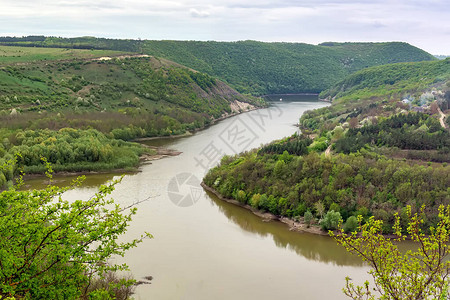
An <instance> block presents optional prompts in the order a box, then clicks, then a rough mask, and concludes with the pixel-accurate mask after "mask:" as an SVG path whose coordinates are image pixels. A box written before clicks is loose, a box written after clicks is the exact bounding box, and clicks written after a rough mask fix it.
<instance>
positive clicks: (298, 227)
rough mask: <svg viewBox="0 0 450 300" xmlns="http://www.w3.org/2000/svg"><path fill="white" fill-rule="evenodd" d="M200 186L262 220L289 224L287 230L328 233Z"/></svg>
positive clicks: (202, 184)
mask: <svg viewBox="0 0 450 300" xmlns="http://www.w3.org/2000/svg"><path fill="white" fill-rule="evenodd" d="M201 186H202V187H203V188H204V189H205V190H206V191H208V192H210V193H212V194H214V195H215V196H216V197H217V198H219V199H220V200H223V201H226V202H228V203H232V204H234V205H237V206H240V207H243V208H245V209H248V210H250V211H251V212H252V213H253V214H255V215H257V216H258V217H260V218H262V219H263V221H264V222H270V221H279V222H282V223H284V224H286V225H287V226H289V230H291V231H298V232H308V233H313V234H317V235H326V236H328V233H327V232H325V231H322V230H321V229H320V227H319V226H315V225H312V226H310V227H308V226H307V225H306V224H305V223H304V222H302V221H294V220H292V219H290V218H287V217H278V216H276V215H274V214H271V213H269V212H263V211H260V210H258V209H255V208H253V207H251V206H250V205H248V204H243V203H241V202H239V201H237V200H235V199H230V198H225V197H223V196H222V195H220V194H219V193H218V192H217V191H216V190H214V189H213V188H211V187H209V186H207V185H206V184H205V183H204V182H202V183H201Z"/></svg>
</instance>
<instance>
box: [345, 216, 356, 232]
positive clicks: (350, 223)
mask: <svg viewBox="0 0 450 300" xmlns="http://www.w3.org/2000/svg"><path fill="white" fill-rule="evenodd" d="M357 228H358V219H357V218H356V217H355V216H351V217H349V218H348V219H347V221H345V224H344V231H345V232H353V231H355V230H356V229H357Z"/></svg>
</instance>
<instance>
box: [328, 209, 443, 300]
mask: <svg viewBox="0 0 450 300" xmlns="http://www.w3.org/2000/svg"><path fill="white" fill-rule="evenodd" d="M406 210H407V216H408V225H407V234H403V233H402V228H401V226H400V224H401V219H400V217H399V216H398V215H397V216H396V220H395V224H394V234H395V236H396V238H395V239H394V240H392V239H389V238H387V237H385V236H383V235H382V234H381V232H382V225H383V221H381V220H375V219H374V218H373V217H371V218H370V219H369V220H368V222H367V223H366V224H364V225H361V221H362V216H358V221H359V223H360V225H359V226H358V230H357V231H354V232H352V233H350V234H347V233H345V231H344V229H343V228H342V227H340V231H339V232H338V233H337V234H334V233H333V232H330V235H331V236H333V237H334V238H335V240H336V241H337V242H338V244H340V245H342V246H344V247H345V248H346V249H347V251H349V252H350V253H353V254H357V255H358V256H360V257H361V258H362V259H363V260H364V261H365V262H367V263H368V264H369V265H370V266H371V267H372V270H370V271H369V274H370V275H372V277H373V280H374V282H375V287H374V288H373V289H372V288H370V287H369V282H368V281H366V282H365V283H364V286H355V285H354V284H353V283H351V282H350V281H351V279H350V278H348V277H347V278H346V281H347V285H346V287H345V288H344V292H345V294H346V295H347V296H349V297H350V298H352V299H375V297H379V298H378V299H385V300H388V299H397V300H400V299H439V300H446V299H448V298H449V296H450V293H449V292H450V289H449V288H450V286H449V285H450V281H449V275H450V261H449V260H448V257H449V255H450V249H449V246H450V205H447V206H443V205H441V206H440V207H439V215H438V217H439V222H438V223H437V225H436V226H435V227H432V228H430V230H429V231H430V232H431V233H430V235H425V234H424V232H423V228H422V227H423V224H424V221H423V217H422V216H423V208H422V211H421V212H420V214H417V213H416V214H412V213H411V207H410V206H408V207H407V209H406ZM341 224H342V223H341ZM407 237H410V238H411V239H412V240H413V241H414V242H416V246H417V249H416V250H415V251H413V250H408V251H406V253H404V252H402V251H400V250H399V249H398V247H397V245H396V244H397V243H399V242H401V241H404V240H405V239H406V238H407Z"/></svg>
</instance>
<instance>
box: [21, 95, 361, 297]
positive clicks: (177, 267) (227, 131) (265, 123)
mask: <svg viewBox="0 0 450 300" xmlns="http://www.w3.org/2000/svg"><path fill="white" fill-rule="evenodd" d="M281 98H283V101H279V98H278V96H277V97H275V99H277V101H274V102H273V105H272V107H271V108H268V109H262V110H257V111H252V112H248V113H244V114H241V115H238V116H235V117H232V118H229V119H226V120H223V121H221V122H219V123H217V124H215V125H214V126H211V127H209V128H207V129H205V130H202V131H199V132H197V133H195V134H194V135H192V136H189V137H182V138H172V139H159V140H154V141H149V143H150V144H152V145H160V146H161V145H164V146H166V147H168V148H170V149H174V150H177V151H181V152H182V154H180V155H179V156H174V157H169V158H165V159H162V160H158V161H153V162H152V163H151V164H144V165H142V166H141V167H140V168H139V172H137V173H132V174H127V175H125V177H124V178H123V180H122V182H121V183H120V184H119V185H117V186H116V190H115V191H114V193H113V198H114V199H115V200H116V202H118V203H120V204H123V205H129V204H130V203H133V202H135V201H138V200H144V199H147V198H148V197H150V199H149V200H148V201H145V202H143V203H141V204H139V205H138V213H137V215H136V216H135V217H134V219H133V222H132V224H131V226H130V228H129V230H128V232H127V235H126V236H125V237H124V239H125V240H127V239H131V238H134V237H138V236H139V235H140V234H141V233H143V232H144V231H146V232H150V233H151V234H152V235H153V236H154V238H153V239H148V240H145V241H144V242H143V243H141V244H139V245H138V247H137V248H134V249H132V250H130V251H129V252H127V254H126V255H125V257H123V258H117V259H116V261H115V262H118V263H123V262H126V263H127V264H128V265H129V267H130V270H131V273H132V276H134V277H135V278H136V279H138V280H140V279H141V278H143V277H145V276H149V275H150V276H153V280H152V282H151V284H147V285H140V286H138V287H137V289H136V295H135V299H157V300H163V299H171V300H172V299H196V300H197V299H198V300H200V299H205V300H206V299H208V300H209V299H216V300H217V299H275V298H278V299H309V300H313V299H347V298H346V297H345V296H344V295H343V293H342V291H341V290H342V287H343V286H344V284H345V277H346V276H350V277H352V278H353V279H355V281H356V283H360V284H361V283H362V282H363V281H364V280H365V279H366V278H368V275H367V271H368V268H367V266H364V265H363V264H362V262H361V260H360V259H359V258H357V257H354V256H352V255H349V254H347V253H346V251H345V250H344V249H343V248H341V247H340V246H337V245H336V243H335V242H334V241H333V240H332V239H331V238H329V237H324V236H315V235H311V234H301V233H298V232H291V231H289V230H288V228H287V226H285V225H284V224H281V223H279V222H264V221H263V220H261V219H260V218H259V217H256V216H255V215H253V214H252V213H251V212H249V211H247V210H245V209H243V208H240V207H236V206H234V205H232V204H229V203H225V202H223V201H220V200H218V199H217V198H216V197H214V196H213V195H210V194H208V193H206V192H205V191H204V190H203V189H201V187H200V186H199V183H200V180H201V179H202V177H203V176H204V174H205V172H206V171H207V168H208V167H210V166H212V165H214V164H216V163H217V162H218V160H219V159H220V156H221V155H223V154H234V153H235V152H239V151H242V150H244V151H245V150H249V149H251V148H254V147H258V146H259V145H261V144H264V143H268V142H270V141H272V140H274V139H280V138H282V137H285V136H289V135H291V134H293V133H294V132H296V131H297V127H295V126H294V124H295V123H298V119H299V117H300V115H301V114H302V113H303V112H304V111H306V110H311V109H315V108H320V107H324V106H327V105H328V104H327V103H323V102H319V101H317V96H281ZM117 176H118V174H114V173H111V174H97V175H90V176H87V180H86V183H85V184H84V185H83V186H82V187H80V188H77V189H75V190H72V191H69V192H67V193H66V194H65V197H66V198H67V199H87V198H89V196H91V195H92V194H94V193H95V191H96V187H97V186H98V185H100V184H102V183H104V182H106V181H108V180H110V179H112V178H115V177H117ZM69 179H71V178H70V177H58V176H56V177H55V180H56V182H57V183H58V182H59V183H62V184H64V182H65V181H68V180H69ZM41 184H42V180H41V179H33V180H28V181H27V185H28V186H30V187H39V186H40V185H41Z"/></svg>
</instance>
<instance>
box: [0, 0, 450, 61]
mask: <svg viewBox="0 0 450 300" xmlns="http://www.w3.org/2000/svg"><path fill="white" fill-rule="evenodd" d="M42 34H43V35H51V36H63V37H76V36H85V35H89V36H96V37H108V38H141V39H156V40H164V39H170V40H217V41H237V40H258V41H285V42H304V43H309V44H318V43H321V42H326V41H339V42H344V41H353V42H356V41H370V42H379V41H404V42H408V43H410V44H412V45H414V46H417V47H419V48H422V49H424V50H426V51H428V52H430V53H432V54H447V55H450V0H360V1H352V0H315V1H314V0H278V1H275V0H273V1H272V0H107V1H106V0H59V1H58V0H0V35H1V36H5V35H9V36H22V35H42Z"/></svg>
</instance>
